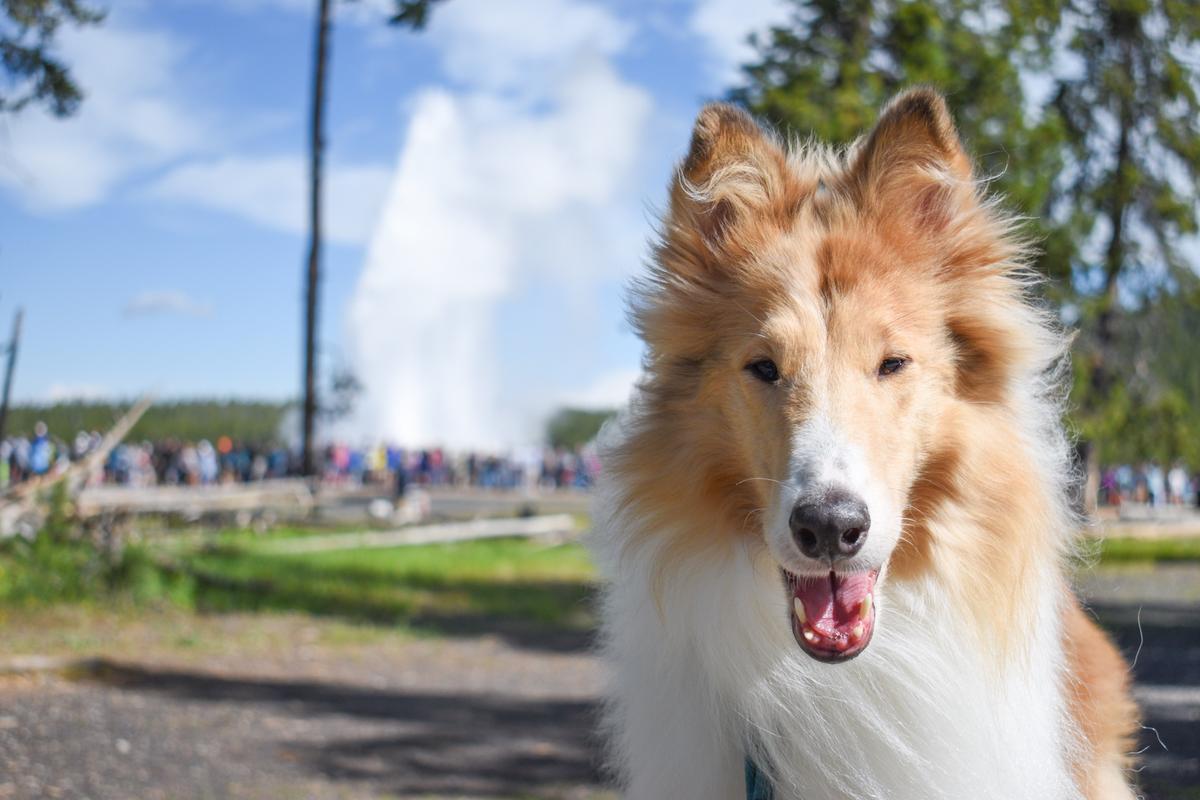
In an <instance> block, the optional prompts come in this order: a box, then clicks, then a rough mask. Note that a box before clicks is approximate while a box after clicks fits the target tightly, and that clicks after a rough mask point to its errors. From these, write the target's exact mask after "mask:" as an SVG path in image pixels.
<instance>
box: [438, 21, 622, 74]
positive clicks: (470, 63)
mask: <svg viewBox="0 0 1200 800" xmlns="http://www.w3.org/2000/svg"><path fill="white" fill-rule="evenodd" d="M431 19H432V22H431V24H430V25H429V29H428V32H427V35H428V36H429V37H430V38H431V39H432V40H433V42H434V43H435V44H436V45H437V46H439V47H440V48H441V49H442V57H443V61H444V66H445V69H446V71H447V72H448V73H449V74H450V76H451V77H452V78H454V79H455V80H459V81H463V82H464V83H467V84H470V85H472V86H476V87H486V88H493V89H495V88H513V87H515V86H518V85H519V86H523V87H528V86H529V84H531V83H533V84H544V81H545V80H546V79H548V78H549V79H553V77H554V74H553V73H552V72H548V70H547V67H554V68H558V69H561V68H562V67H564V66H566V65H569V64H570V63H571V62H572V61H575V60H577V59H580V58H584V57H588V56H597V55H598V56H611V55H615V54H616V53H618V52H620V51H621V50H622V49H624V47H625V46H626V44H627V43H628V41H629V38H630V36H631V34H632V30H631V28H630V26H629V25H627V24H626V23H624V22H623V21H621V20H619V19H617V18H616V17H614V16H613V15H612V14H610V13H609V12H608V11H606V10H605V9H603V8H601V7H599V6H595V5H591V4H588V3H581V2H574V1H573V0H521V2H508V3H497V2H494V1H492V2H488V1H487V0H475V1H474V2H471V1H470V0H468V2H461V0H456V1H455V2H448V3H446V4H445V5H444V6H439V7H437V8H435V9H434V11H433V14H432V16H431Z"/></svg>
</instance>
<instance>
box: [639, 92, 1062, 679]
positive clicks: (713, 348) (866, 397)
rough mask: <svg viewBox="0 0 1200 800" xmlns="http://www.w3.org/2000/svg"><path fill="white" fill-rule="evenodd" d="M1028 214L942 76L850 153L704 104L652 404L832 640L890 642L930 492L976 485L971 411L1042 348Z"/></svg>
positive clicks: (643, 312)
mask: <svg viewBox="0 0 1200 800" xmlns="http://www.w3.org/2000/svg"><path fill="white" fill-rule="evenodd" d="M1010 229H1011V225H1010V224H1009V223H1008V222H1007V221H1006V220H1005V218H1003V217H1002V216H1000V215H999V214H998V212H996V210H995V209H994V207H993V206H992V205H990V204H989V203H987V202H986V201H985V200H984V199H983V198H982V197H981V195H980V192H979V188H978V184H977V182H976V181H975V180H973V177H972V174H971V166H970V161H969V159H968V158H967V156H966V155H965V153H964V150H963V148H962V145H961V144H960V141H959V138H958V135H957V133H956V131H955V127H954V124H953V122H952V121H951V118H950V115H949V113H948V111H947V109H946V106H945V103H944V101H943V100H942V98H941V97H940V96H939V95H937V94H936V93H935V92H932V91H929V90H915V91H910V92H908V93H906V94H904V95H901V96H900V97H898V98H897V99H895V100H894V101H893V102H892V103H891V104H890V105H888V106H887V108H885V109H884V111H883V113H882V115H881V117H880V119H879V122H878V124H877V125H876V127H875V128H874V130H873V131H871V132H870V134H869V135H868V136H866V137H865V138H864V139H863V140H862V141H861V142H860V143H858V144H857V145H855V146H854V147H853V148H851V149H850V150H849V151H848V152H846V153H833V152H832V151H828V150H822V149H820V148H811V147H810V148H807V149H800V150H798V151H796V152H791V153H789V152H787V151H786V150H785V148H783V147H781V146H780V145H779V144H778V143H777V141H776V140H775V139H774V138H773V137H771V136H770V135H768V134H766V133H764V132H763V131H762V130H761V129H760V128H759V127H758V126H757V125H756V124H755V123H754V122H753V121H752V120H751V119H750V118H749V117H748V116H747V115H745V114H744V113H743V112H741V111H739V110H737V109H735V108H732V107H729V106H725V105H713V106H709V107H707V108H705V109H704V110H703V111H702V112H701V114H700V116H699V119H698V120H697V123H696V128H695V132H694V135H693V138H692V143H691V149H690V152H689V154H688V156H687V158H686V159H685V161H684V162H683V164H682V165H681V166H680V168H679V170H678V171H677V173H676V176H675V180H674V183H673V185H672V191H671V203H670V209H669V212H668V214H667V215H666V218H665V220H664V228H663V232H662V239H661V242H660V244H659V246H658V249H657V251H656V258H655V265H654V268H653V271H652V277H651V279H650V280H649V281H648V282H647V283H646V284H645V285H644V286H643V287H642V292H641V294H640V297H639V300H638V302H637V303H636V305H635V320H636V322H637V325H638V328H639V330H640V332H641V334H642V336H643V338H644V339H645V340H646V342H647V344H648V349H649V357H648V374H649V378H648V380H647V382H646V396H647V406H648V408H650V409H651V413H652V414H653V415H654V416H655V419H656V424H655V426H654V427H655V428H656V429H657V430H659V431H660V433H659V434H658V435H659V437H660V440H659V443H658V445H657V446H658V447H659V448H661V449H662V451H663V452H664V453H668V454H669V455H665V456H663V458H672V459H674V462H673V464H674V466H672V467H671V469H673V470H674V471H676V472H678V473H680V474H683V475H686V476H688V477H687V478H686V480H687V482H688V483H689V486H687V487H686V488H684V489H681V490H680V491H682V492H685V493H687V494H688V495H689V496H694V497H695V498H696V499H695V502H696V503H698V504H701V505H703V504H708V505H707V507H709V508H711V507H712V504H713V503H717V504H718V505H719V506H720V508H719V509H718V511H717V513H718V514H719V515H720V516H721V517H722V518H723V519H724V520H725V523H726V524H728V525H730V526H731V527H736V528H738V529H739V535H742V534H748V535H751V536H761V537H762V540H763V541H765V544H766V546H767V548H768V549H769V552H770V554H771V556H772V557H773V559H774V561H775V562H777V563H778V566H779V569H780V573H781V575H782V581H781V583H782V585H783V591H784V592H786V596H787V600H788V607H789V610H790V615H791V616H790V620H791V625H792V631H793V634H794V635H795V638H796V641H797V642H798V643H799V645H800V646H801V647H802V648H803V649H804V650H805V651H806V652H807V653H808V654H809V655H811V656H813V657H814V658H817V659H820V660H825V661H842V660H846V659H848V658H851V657H853V656H855V655H857V654H858V653H860V652H861V651H862V650H863V649H864V648H865V647H866V646H867V644H868V643H869V642H870V639H871V635H872V633H873V631H874V628H875V626H876V614H877V609H878V605H877V603H876V594H875V593H876V591H877V589H879V590H882V586H883V584H884V583H885V579H884V578H882V577H881V576H883V575H887V574H897V573H898V572H899V571H902V570H898V569H897V564H898V563H899V562H900V561H903V560H904V559H905V558H907V559H909V560H910V561H911V560H913V559H918V558H920V557H921V550H922V547H923V544H922V542H921V541H919V537H918V536H917V534H916V531H915V526H918V525H919V522H920V519H919V517H920V513H921V507H920V506H921V502H922V497H923V496H925V493H926V492H928V493H938V492H952V491H954V487H953V486H952V485H951V484H952V483H953V482H954V481H955V476H954V474H953V469H954V467H953V465H954V462H955V458H956V454H955V453H954V452H952V451H949V452H948V451H947V448H946V446H945V443H946V442H951V441H954V440H955V439H956V437H954V436H950V435H948V434H947V430H948V427H950V426H953V425H954V419H955V408H956V407H960V406H961V405H962V404H996V405H998V406H999V405H1003V404H1004V403H1005V402H1006V400H1007V398H1008V396H1009V392H1010V390H1011V384H1012V381H1013V380H1014V379H1015V376H1016V375H1017V372H1018V370H1019V364H1020V362H1021V361H1022V360H1023V358H1024V356H1023V353H1025V351H1029V352H1032V350H1033V349H1036V347H1037V343H1036V342H1034V341H1032V340H1031V338H1030V336H1031V333H1030V331H1031V327H1030V325H1029V324H1028V314H1027V313H1026V312H1027V308H1026V306H1025V304H1024V300H1023V293H1022V286H1021V283H1022V281H1021V279H1020V278H1019V277H1016V275H1017V274H1018V272H1019V270H1018V267H1019V262H1020V259H1021V255H1022V254H1021V249H1020V245H1019V243H1017V242H1016V241H1015V240H1014V239H1013V237H1012V236H1011V234H1010ZM1033 328H1034V329H1036V330H1038V331H1040V328H1037V326H1033ZM930 496H932V495H930ZM887 579H888V580H890V579H891V578H890V577H889V578H887Z"/></svg>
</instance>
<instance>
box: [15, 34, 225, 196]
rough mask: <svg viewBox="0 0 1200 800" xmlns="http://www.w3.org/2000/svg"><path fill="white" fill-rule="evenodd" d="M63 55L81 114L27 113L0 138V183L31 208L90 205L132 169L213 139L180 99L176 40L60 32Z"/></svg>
mask: <svg viewBox="0 0 1200 800" xmlns="http://www.w3.org/2000/svg"><path fill="white" fill-rule="evenodd" d="M60 50H61V52H62V55H63V57H64V59H65V60H66V61H67V63H69V64H71V65H72V70H73V74H74V75H75V76H76V77H77V79H78V81H79V83H80V86H81V87H82V89H83V91H84V93H85V98H84V102H83V104H82V106H81V107H80V110H79V112H78V114H77V116H75V117H73V118H70V119H67V120H58V119H54V118H52V117H51V116H49V115H48V114H46V113H45V112H43V111H41V110H38V109H29V110H27V111H26V112H24V113H22V114H19V115H16V116H15V117H11V118H10V119H8V120H7V134H8V135H7V137H6V138H7V141H3V140H0V142H2V143H0V148H2V151H3V161H2V162H0V185H4V186H7V187H8V188H9V189H10V190H12V191H14V192H15V193H16V194H17V195H18V197H19V198H20V200H21V201H22V202H23V203H24V204H25V205H26V206H27V207H29V208H31V209H35V210H39V211H60V210H64V209H71V208H77V207H80V206H85V205H89V204H92V203H96V202H98V201H100V200H102V199H104V198H105V197H106V196H107V195H108V194H109V193H110V192H111V191H112V190H113V188H114V187H115V186H116V185H117V184H119V183H120V182H121V181H122V180H124V179H126V178H128V177H129V176H130V175H132V174H133V173H135V172H136V171H138V170H143V169H146V168H149V167H154V166H157V165H161V164H164V163H167V162H169V161H170V160H172V159H174V158H177V157H179V156H181V155H183V154H185V153H192V152H197V151H201V150H204V149H205V148H206V147H207V146H208V143H209V142H211V141H212V135H211V130H210V128H209V125H208V124H207V123H206V121H205V120H204V119H203V117H202V116H200V115H198V114H197V113H196V112H195V111H194V110H193V109H191V108H190V107H188V106H186V105H185V103H184V102H183V101H182V100H181V99H180V98H179V86H180V74H181V70H182V62H183V59H184V56H185V54H186V48H185V47H184V46H183V45H182V43H181V42H180V41H179V40H177V39H176V38H175V37H173V36H171V35H169V34H166V33H163V32H161V31H150V30H135V29H132V28H128V27H122V25H121V24H120V23H119V22H117V21H114V20H109V21H107V22H106V23H105V24H104V25H102V26H99V27H96V28H87V29H85V30H83V31H76V30H73V29H65V30H63V31H62V33H61V43H60Z"/></svg>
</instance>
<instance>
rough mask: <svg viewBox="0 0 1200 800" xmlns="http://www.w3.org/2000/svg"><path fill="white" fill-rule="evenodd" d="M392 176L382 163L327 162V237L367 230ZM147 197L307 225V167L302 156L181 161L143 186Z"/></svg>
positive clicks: (355, 237) (356, 235) (352, 237)
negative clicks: (155, 179) (150, 183)
mask: <svg viewBox="0 0 1200 800" xmlns="http://www.w3.org/2000/svg"><path fill="white" fill-rule="evenodd" d="M390 176H391V170H390V169H388V168H387V167H382V166H375V165H370V164H361V165H346V164H337V163H334V164H329V165H328V166H327V167H326V170H325V186H324V207H323V212H324V213H323V225H324V232H325V236H326V238H327V239H328V240H329V241H333V242H341V243H344V244H362V243H364V242H365V241H366V240H367V238H368V237H369V236H370V233H371V231H372V229H373V227H374V224H375V219H376V216H377V215H378V212H379V207H380V205H381V203H382V202H383V198H384V195H385V194H386V193H387V187H388V183H389V180H390ZM147 192H148V194H149V195H150V196H152V197H158V198H162V199H167V200H173V201H177V202H183V203H190V204H194V205H197V206H200V207H203V208H210V209H213V210H216V211H222V212H225V213H229V214H233V215H235V216H239V217H242V218H245V219H248V220H250V221H251V222H254V223H256V224H259V225H262V226H264V227H267V228H272V229H274V230H279V231H284V232H286V233H296V234H300V233H303V232H305V231H306V230H307V229H308V221H307V220H308V218H307V214H308V173H307V165H306V162H305V160H304V159H303V158H302V157H301V156H268V157H262V158H254V157H244V156H229V157H225V158H219V159H215V160H212V161H200V162H192V163H188V164H184V165H182V166H179V167H176V168H175V169H173V170H171V171H170V172H168V173H167V174H166V175H164V176H163V177H162V178H161V179H159V180H158V181H156V182H155V183H154V184H153V185H152V186H150V187H149V188H148V189H147Z"/></svg>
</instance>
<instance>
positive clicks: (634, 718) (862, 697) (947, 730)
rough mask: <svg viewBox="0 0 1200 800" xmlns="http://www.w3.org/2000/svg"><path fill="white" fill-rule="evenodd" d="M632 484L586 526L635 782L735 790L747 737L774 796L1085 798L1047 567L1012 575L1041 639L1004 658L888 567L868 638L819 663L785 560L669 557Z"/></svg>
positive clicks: (669, 788)
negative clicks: (796, 627) (1076, 773)
mask: <svg viewBox="0 0 1200 800" xmlns="http://www.w3.org/2000/svg"><path fill="white" fill-rule="evenodd" d="M620 435H621V434H620V433H619V432H617V433H616V436H618V437H619V436H620ZM636 491H637V487H636V486H623V485H620V483H619V482H610V483H609V484H608V485H607V486H605V487H603V488H602V490H601V491H600V492H598V495H597V508H596V518H595V521H596V528H595V533H594V534H593V538H592V547H593V549H594V551H595V552H596V554H597V557H598V560H599V562H600V564H601V568H602V571H603V572H604V573H605V574H606V578H607V580H608V585H607V589H606V591H605V595H604V651H605V655H606V657H607V659H608V661H609V662H610V665H611V667H612V680H611V685H610V689H609V699H608V709H607V725H608V729H609V733H610V740H611V745H612V753H611V756H612V761H613V766H614V768H615V770H616V772H617V774H618V776H619V779H620V781H621V783H622V786H623V788H624V791H625V796H626V797H627V798H629V799H630V800H665V799H670V800H674V799H675V798H680V799H683V798H687V800H732V799H734V798H742V797H744V789H743V766H744V759H745V758H746V756H747V755H748V754H751V755H753V757H754V760H755V762H756V764H757V765H758V766H759V767H760V768H761V769H763V770H764V771H766V772H768V773H769V774H770V778H771V781H772V784H773V785H774V787H775V792H776V794H775V800H826V799H832V798H839V799H842V800H848V799H849V798H889V800H910V799H911V800H935V799H938V798H947V799H949V798H954V800H961V799H962V798H979V799H980V800H986V798H996V800H1001V799H1003V800H1014V798H1038V799H1039V800H1051V799H1052V800H1060V799H1061V800H1067V799H1070V800H1077V799H1078V798H1080V797H1081V795H1080V793H1079V791H1078V789H1077V788H1076V786H1075V785H1074V782H1073V781H1072V779H1071V776H1070V773H1069V769H1068V759H1069V754H1070V750H1069V746H1068V743H1069V742H1071V741H1073V740H1074V739H1075V737H1074V735H1073V731H1072V730H1071V729H1070V728H1069V722H1068V715H1067V713H1066V710H1065V708H1064V701H1063V699H1062V694H1061V686H1062V685H1063V676H1062V670H1063V661H1064V657H1063V651H1062V647H1061V644H1060V632H1059V619H1060V608H1061V602H1062V600H1063V599H1064V597H1063V596H1062V592H1063V589H1062V588H1061V585H1060V583H1059V582H1058V576H1057V575H1055V574H1053V572H1052V570H1049V569H1048V570H1047V573H1048V574H1044V575H1037V576H1033V577H1032V578H1031V579H1030V580H1029V581H1028V583H1027V584H1026V585H1024V586H1022V587H1020V590H1021V591H1025V592H1029V593H1030V596H1029V599H1030V602H1029V603H1028V604H1025V605H1024V607H1026V608H1035V609H1037V612H1036V613H1037V615H1038V617H1039V618H1037V619H1027V620H1024V621H1023V622H1021V630H1022V632H1023V633H1024V634H1025V635H1026V636H1028V637H1031V638H1032V640H1031V641H1028V645H1029V646H1028V647H1026V648H1019V650H1020V652H1021V654H1022V655H1021V657H1019V658H1014V659H1013V660H1012V661H1011V662H1009V663H997V662H996V661H995V660H994V658H993V657H991V656H989V654H988V653H987V652H986V651H985V650H984V647H983V645H982V643H981V642H979V641H977V637H973V636H971V635H969V634H968V633H966V632H967V631H969V630H970V629H971V626H970V624H968V621H967V620H966V619H965V618H964V616H963V615H964V613H965V612H963V611H962V610H960V609H955V608H952V607H949V605H948V604H947V603H946V602H945V596H944V593H943V592H941V591H940V590H939V587H938V586H937V585H936V584H935V583H934V582H933V581H929V582H927V583H925V584H915V585H914V584H911V583H910V584H899V583H897V584H895V585H893V584H892V583H891V582H889V581H887V580H886V576H884V577H883V578H882V579H881V581H880V584H879V587H878V588H877V597H876V599H877V608H878V609H879V610H878V612H877V614H878V617H877V626H876V631H875V635H874V637H873V640H872V642H871V644H870V646H869V647H868V648H867V650H866V651H865V652H864V653H863V654H862V655H861V656H859V657H858V658H856V659H855V660H853V661H850V662H848V663H843V664H833V665H830V664H823V663H819V662H817V661H815V660H813V659H811V658H810V657H808V656H807V655H805V654H804V653H803V652H802V651H801V650H800V648H799V647H798V646H797V644H796V642H795V640H794V639H793V636H792V633H791V631H790V627H789V623H788V616H787V615H788V609H787V598H786V596H785V593H784V591H783V588H782V585H781V579H780V576H779V567H778V562H777V559H776V558H774V557H773V556H772V555H771V554H770V552H769V551H768V549H767V548H766V547H764V546H763V545H762V543H761V542H760V541H758V540H752V539H745V538H743V539H741V540H739V539H737V538H736V537H729V541H730V542H740V543H738V544H731V545H730V546H729V552H725V553H716V552H714V551H713V550H711V549H710V550H708V551H702V552H696V553H693V554H691V555H687V554H683V555H682V556H681V554H679V553H678V552H674V551H673V552H672V555H671V561H670V562H669V564H668V565H667V568H666V570H665V571H662V572H659V571H658V567H660V566H661V563H663V562H662V560H661V559H660V558H659V557H658V556H659V554H658V553H657V552H656V549H657V548H659V547H660V546H661V543H662V542H664V541H666V540H668V539H669V538H670V536H669V534H670V531H657V532H653V533H651V535H648V536H638V537H635V536H634V534H635V533H645V531H641V529H640V528H641V526H642V525H643V523H642V521H640V520H638V519H630V518H628V516H627V515H625V514H623V512H621V511H619V509H622V508H628V507H629V506H628V505H627V504H625V503H623V502H622V499H623V498H624V497H626V496H627V494H628V493H630V492H636ZM658 534H667V535H658ZM634 541H637V542H639V543H640V544H637V545H634V544H631V543H632V542H634Z"/></svg>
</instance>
